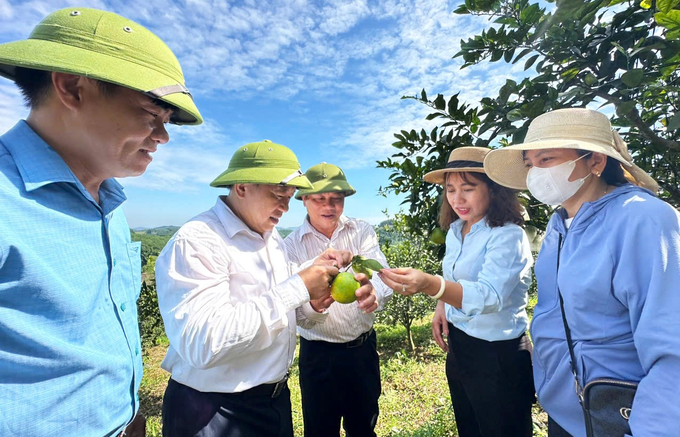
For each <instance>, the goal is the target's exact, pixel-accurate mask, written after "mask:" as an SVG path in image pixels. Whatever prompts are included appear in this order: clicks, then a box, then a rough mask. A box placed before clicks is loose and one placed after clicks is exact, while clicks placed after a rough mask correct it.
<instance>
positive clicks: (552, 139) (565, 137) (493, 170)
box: [484, 108, 659, 192]
mask: <svg viewBox="0 0 680 437" xmlns="http://www.w3.org/2000/svg"><path fill="white" fill-rule="evenodd" d="M540 149H576V150H587V151H590V152H598V153H602V154H604V155H607V156H610V157H612V158H614V159H616V160H617V161H619V162H620V163H621V164H622V168H623V170H624V172H627V173H628V174H629V175H630V176H631V177H632V179H634V180H635V182H636V183H637V184H638V185H639V186H641V187H643V188H647V189H648V190H650V191H652V192H656V191H657V190H658V188H659V186H658V184H657V183H656V181H655V180H654V179H652V178H651V177H650V176H649V175H648V174H647V173H645V172H644V171H643V170H642V169H641V168H640V167H638V166H637V165H635V164H633V158H632V157H631V156H630V153H628V146H627V145H626V143H625V142H624V141H623V140H622V139H621V137H620V136H619V134H618V132H616V131H612V127H611V124H610V123H609V119H608V118H607V116H606V115H604V114H602V113H601V112H597V111H593V110H591V109H585V108H568V109H558V110H556V111H552V112H548V113H546V114H543V115H540V116H538V117H536V118H535V119H534V120H533V121H532V122H531V124H529V129H528V130H527V135H526V138H525V140H524V142H523V143H522V144H516V145H513V146H508V147H503V148H501V149H496V150H493V151H491V152H489V154H488V155H487V156H486V158H485V159H484V168H485V169H486V174H487V176H489V178H491V179H492V180H493V181H495V182H497V183H499V184H501V185H504V186H506V187H510V188H514V189H516V190H526V189H527V185H526V179H527V174H528V173H529V168H528V167H527V166H526V165H525V164H524V154H523V152H524V151H525V150H540Z"/></svg>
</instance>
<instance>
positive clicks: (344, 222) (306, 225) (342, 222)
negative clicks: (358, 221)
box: [297, 214, 354, 243]
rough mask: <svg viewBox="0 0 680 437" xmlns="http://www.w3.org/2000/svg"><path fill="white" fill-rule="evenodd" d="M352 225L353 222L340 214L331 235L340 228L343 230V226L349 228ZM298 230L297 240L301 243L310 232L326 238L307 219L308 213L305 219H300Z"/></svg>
mask: <svg viewBox="0 0 680 437" xmlns="http://www.w3.org/2000/svg"><path fill="white" fill-rule="evenodd" d="M353 226H354V222H352V221H351V220H350V219H349V218H348V217H347V216H346V215H344V214H341V215H340V219H339V220H338V226H336V227H335V230H334V231H333V235H335V234H337V233H338V232H340V231H341V230H343V229H344V228H345V227H347V228H351V227H353ZM300 228H301V229H300V232H299V233H297V242H298V243H302V238H303V237H304V236H305V235H307V234H312V235H319V236H322V237H324V238H326V239H328V237H326V236H325V235H324V234H322V233H321V232H319V231H317V230H316V228H315V227H314V226H312V224H311V223H310V221H309V215H307V216H305V219H304V220H303V221H302V225H301V226H300Z"/></svg>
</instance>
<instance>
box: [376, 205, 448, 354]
mask: <svg viewBox="0 0 680 437" xmlns="http://www.w3.org/2000/svg"><path fill="white" fill-rule="evenodd" d="M381 227H383V228H384V229H383V230H382V234H383V235H391V236H392V238H391V239H383V240H381V243H382V244H381V249H382V252H383V253H384V254H385V258H387V263H388V264H389V265H390V266H391V267H413V268H415V269H419V270H422V271H424V272H426V273H430V274H436V273H438V272H440V271H441V263H440V261H439V260H438V259H437V255H436V253H437V250H438V245H436V244H433V243H431V242H430V241H428V240H427V239H426V238H425V237H423V235H422V234H417V233H414V232H413V229H412V228H410V226H409V223H408V221H407V217H406V216H405V215H404V214H397V215H396V216H395V217H394V219H392V220H390V221H389V222H387V223H386V224H385V225H383V226H381ZM434 307H435V302H434V301H433V300H432V299H430V298H429V297H427V296H425V295H423V294H422V293H418V294H416V295H414V296H402V295H400V294H398V293H393V294H392V299H391V300H390V301H389V303H388V304H387V305H386V307H385V309H384V310H383V311H381V312H379V313H377V320H378V322H380V323H384V324H386V325H397V324H398V325H402V326H403V327H404V328H405V329H406V336H407V338H408V340H409V345H410V348H411V351H412V352H415V350H416V346H415V343H414V341H413V334H412V331H411V327H412V326H413V323H414V321H415V320H418V319H420V318H422V317H423V316H424V315H426V314H428V313H431V312H432V311H433V310H434Z"/></svg>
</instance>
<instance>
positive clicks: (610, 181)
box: [576, 149, 631, 187]
mask: <svg viewBox="0 0 680 437" xmlns="http://www.w3.org/2000/svg"><path fill="white" fill-rule="evenodd" d="M576 152H577V153H578V155H579V156H584V155H587V154H589V153H592V152H591V151H589V150H581V149H576ZM605 158H606V159H607V163H606V164H605V166H604V170H602V174H601V175H600V177H601V178H602V180H603V181H605V182H606V183H607V185H614V186H615V187H619V186H621V185H625V184H628V183H630V182H631V181H629V180H628V179H626V176H625V173H624V172H623V167H622V166H621V163H620V162H619V161H618V160H616V159H614V158H612V157H611V156H607V155H605Z"/></svg>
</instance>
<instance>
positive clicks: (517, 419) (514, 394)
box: [446, 323, 536, 437]
mask: <svg viewBox="0 0 680 437" xmlns="http://www.w3.org/2000/svg"><path fill="white" fill-rule="evenodd" d="M448 340H449V353H448V355H447V357H446V378H447V380H448V382H449V390H450V392H451V402H452V404H453V411H454V414H455V416H456V425H457V427H458V434H459V436H460V437H531V435H532V428H533V425H532V420H531V406H532V404H533V403H534V402H535V399H536V398H535V392H534V378H533V373H532V368H531V352H532V346H531V342H530V341H529V338H528V337H527V335H526V334H522V335H521V336H520V337H519V338H516V339H512V340H504V341H485V340H480V339H478V338H475V337H471V336H469V335H467V334H466V333H465V332H463V331H461V330H459V329H457V328H455V327H454V326H453V325H452V324H451V323H449V337H448Z"/></svg>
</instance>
